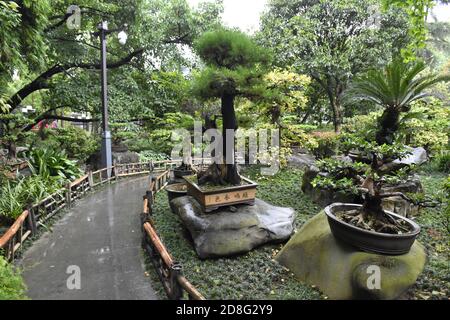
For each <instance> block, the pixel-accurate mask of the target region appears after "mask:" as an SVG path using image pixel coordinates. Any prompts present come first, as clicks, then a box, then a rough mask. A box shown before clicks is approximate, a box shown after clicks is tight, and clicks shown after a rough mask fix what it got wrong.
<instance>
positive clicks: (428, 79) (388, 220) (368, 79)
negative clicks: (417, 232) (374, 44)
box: [343, 60, 450, 233]
mask: <svg viewBox="0 0 450 320" xmlns="http://www.w3.org/2000/svg"><path fill="white" fill-rule="evenodd" d="M424 69H425V64H424V63H423V62H417V63H415V64H405V63H403V62H402V61H400V60H395V61H393V62H392V63H391V64H389V65H388V66H387V67H386V68H385V70H383V71H371V72H369V73H368V74H367V75H365V76H363V77H361V78H360V79H357V80H355V82H354V83H353V84H352V86H351V88H350V89H349V90H348V92H347V93H346V95H347V96H350V98H351V99H353V100H358V101H361V100H365V101H371V102H374V103H375V104H377V105H380V106H382V107H383V108H384V111H383V114H382V115H381V117H380V118H379V119H378V128H377V132H376V135H375V141H373V142H368V141H364V140H362V139H360V140H359V141H358V140H353V141H348V142H347V147H349V148H356V149H359V150H360V151H362V152H364V153H366V154H367V155H369V157H370V159H371V163H370V168H369V169H368V170H367V171H366V174H365V178H364V180H363V181H362V184H361V186H360V187H359V188H358V190H359V191H360V192H362V193H363V198H364V204H363V208H362V210H361V211H356V212H349V213H346V214H344V215H343V219H344V220H345V221H347V222H350V223H353V224H355V225H357V226H359V227H362V228H365V229H370V230H375V231H378V232H388V233H401V232H405V231H408V230H405V227H404V226H402V225H401V222H399V221H397V220H396V219H394V218H392V217H391V216H390V215H387V214H386V213H385V212H384V210H383V209H382V206H381V204H382V199H383V198H388V197H393V196H398V197H402V198H404V199H405V200H407V201H410V202H413V201H412V200H411V199H410V198H409V197H407V196H406V195H404V194H403V193H400V192H395V193H382V189H381V186H382V183H383V176H384V175H385V174H386V172H387V170H389V169H390V168H389V166H385V165H384V164H385V163H386V162H388V161H392V160H394V159H396V158H402V157H404V156H405V155H406V154H407V151H406V149H405V148H404V146H401V145H398V144H395V133H396V131H397V130H398V127H399V119H400V114H401V113H402V112H408V111H409V110H410V108H411V103H412V102H414V101H418V100H421V99H423V98H425V97H426V96H427V93H426V92H425V90H426V89H428V88H430V87H431V86H432V85H434V84H436V83H437V82H440V81H447V80H449V79H450V77H449V76H436V75H433V74H429V75H425V76H419V73H420V72H422V71H423V70H424Z"/></svg>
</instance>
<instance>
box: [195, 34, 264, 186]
mask: <svg viewBox="0 0 450 320" xmlns="http://www.w3.org/2000/svg"><path fill="white" fill-rule="evenodd" d="M195 49H196V52H197V54H198V55H199V56H200V57H201V58H202V59H203V61H204V63H205V65H206V66H205V68H204V70H203V71H202V72H201V73H200V74H198V76H197V77H196V79H195V81H194V86H193V89H194V93H195V94H196V95H197V96H198V97H200V98H202V99H212V98H220V99H221V113H222V120H223V121H222V122H223V125H222V127H223V128H222V137H223V141H222V142H223V150H222V158H223V162H222V164H220V163H219V164H217V163H215V164H213V165H212V166H210V167H209V169H208V170H207V171H206V172H203V173H200V174H199V177H198V178H199V183H200V184H205V183H207V182H211V183H213V184H222V185H224V184H232V185H238V184H240V182H241V179H240V176H239V174H238V172H237V166H236V164H235V163H234V161H233V163H229V162H230V161H228V162H227V161H226V159H227V155H228V159H233V158H234V141H233V142H232V145H233V148H232V149H231V150H227V147H226V146H227V140H226V130H227V129H231V130H237V119H236V113H235V109H234V103H235V98H236V97H237V96H239V95H242V96H255V95H258V90H261V86H260V85H261V83H262V76H263V74H264V66H266V65H267V62H268V55H267V54H266V52H265V51H264V50H263V49H262V48H260V47H259V46H257V45H256V44H255V43H254V42H253V41H252V40H251V39H250V37H248V36H247V35H245V34H244V33H242V32H240V31H234V30H226V29H219V30H216V31H210V32H206V33H205V34H203V35H202V36H201V37H200V38H199V39H198V41H197V42H196V43H195ZM229 143H230V144H231V142H229ZM227 152H231V154H227Z"/></svg>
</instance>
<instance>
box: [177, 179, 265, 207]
mask: <svg viewBox="0 0 450 320" xmlns="http://www.w3.org/2000/svg"><path fill="white" fill-rule="evenodd" d="M192 178H193V176H189V177H184V179H185V180H186V183H187V193H188V195H190V196H192V197H194V198H195V199H196V200H197V201H198V203H199V204H200V205H201V206H202V209H203V211H204V212H206V213H208V212H211V211H214V210H217V209H219V208H221V207H226V206H231V205H237V204H249V205H254V204H255V198H256V189H257V187H258V184H256V183H255V182H253V181H251V180H249V179H247V178H245V177H241V179H242V182H243V183H244V184H242V185H240V186H231V187H223V188H220V187H217V188H214V189H213V190H204V189H202V188H201V187H200V186H198V185H197V183H195V182H194V181H192Z"/></svg>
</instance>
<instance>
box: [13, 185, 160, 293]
mask: <svg viewBox="0 0 450 320" xmlns="http://www.w3.org/2000/svg"><path fill="white" fill-rule="evenodd" d="M148 183H149V177H140V178H135V179H127V180H122V181H119V182H118V183H116V184H113V185H111V186H105V187H104V188H103V189H100V190H98V191H96V192H95V193H92V194H89V195H87V196H86V197H85V198H83V199H81V200H80V201H78V202H77V203H76V204H75V205H74V206H73V207H72V208H71V209H70V211H69V212H67V213H66V214H65V215H64V216H63V217H62V218H61V219H60V220H59V221H57V222H56V223H55V224H54V225H53V226H52V232H46V233H45V234H44V235H43V236H42V237H41V238H40V239H39V240H37V241H36V242H35V243H34V244H33V245H32V246H31V247H30V248H29V249H28V250H26V251H25V252H24V255H23V258H22V259H21V260H20V261H19V265H20V266H21V267H22V268H23V277H24V280H25V283H26V285H27V287H28V296H29V297H30V298H31V299H49V300H71V299H86V300H95V299H106V300H119V299H120V300H137V299H157V297H156V294H155V292H154V290H153V289H152V287H151V283H150V279H149V278H148V277H146V274H145V266H144V255H143V252H142V250H141V230H140V213H141V211H142V196H143V195H144V194H145V190H146V189H147V187H148ZM78 268H79V269H78ZM78 271H79V275H80V277H79V279H80V282H79V285H80V286H79V289H77V284H78V283H77V278H76V276H77V274H78Z"/></svg>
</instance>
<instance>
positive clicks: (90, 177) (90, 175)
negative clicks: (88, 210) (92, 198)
mask: <svg viewBox="0 0 450 320" xmlns="http://www.w3.org/2000/svg"><path fill="white" fill-rule="evenodd" d="M88 182H89V188H91V189H92V188H93V187H94V176H93V175H92V170H89V172H88Z"/></svg>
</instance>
